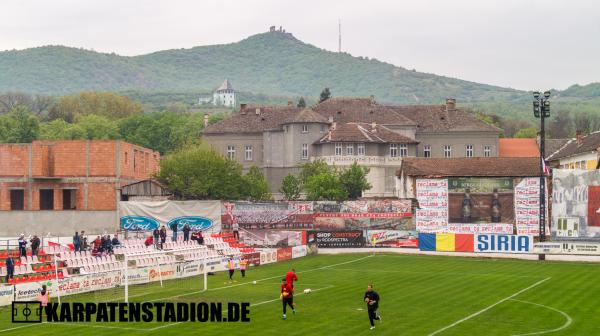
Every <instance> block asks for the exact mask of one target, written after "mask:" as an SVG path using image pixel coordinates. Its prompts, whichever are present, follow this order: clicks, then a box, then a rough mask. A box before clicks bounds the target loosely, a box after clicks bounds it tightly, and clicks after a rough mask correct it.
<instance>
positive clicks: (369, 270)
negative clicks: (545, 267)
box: [331, 268, 540, 279]
mask: <svg viewBox="0 0 600 336" xmlns="http://www.w3.org/2000/svg"><path fill="white" fill-rule="evenodd" d="M331 270H334V271H350V272H379V273H409V274H413V273H414V274H437V275H472V276H490V275H493V276H498V275H501V276H507V277H517V278H538V279H539V278H540V277H539V276H535V275H517V274H502V273H469V272H462V273H459V272H435V271H433V272H428V271H409V270H396V271H390V270H380V269H360V270H359V269H355V268H332V269H331Z"/></svg>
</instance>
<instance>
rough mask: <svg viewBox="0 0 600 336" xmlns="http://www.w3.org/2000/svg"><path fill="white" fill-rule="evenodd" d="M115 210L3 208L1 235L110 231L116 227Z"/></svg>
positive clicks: (57, 234) (70, 233) (65, 234)
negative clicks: (17, 209) (26, 209)
mask: <svg viewBox="0 0 600 336" xmlns="http://www.w3.org/2000/svg"><path fill="white" fill-rule="evenodd" d="M117 223H118V221H117V212H116V211H99V210H98V211H52V210H50V211H3V212H2V236H4V237H10V236H18V235H20V234H21V233H25V234H27V235H28V234H37V235H39V236H42V235H46V234H47V233H48V232H50V233H51V234H52V235H53V236H69V237H70V236H71V235H73V233H74V232H75V231H81V230H85V231H87V232H90V233H96V232H105V231H106V232H113V231H115V230H116V229H117V228H118V227H117Z"/></svg>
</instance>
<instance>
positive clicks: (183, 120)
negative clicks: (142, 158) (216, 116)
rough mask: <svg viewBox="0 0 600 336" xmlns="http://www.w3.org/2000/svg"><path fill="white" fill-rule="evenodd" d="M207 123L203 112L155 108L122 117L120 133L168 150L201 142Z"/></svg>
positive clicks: (147, 144)
mask: <svg viewBox="0 0 600 336" xmlns="http://www.w3.org/2000/svg"><path fill="white" fill-rule="evenodd" d="M203 124H204V115H203V114H201V113H173V112H166V111H165V112H155V113H151V114H143V115H136V116H132V117H129V118H125V119H121V121H120V122H119V133H120V134H121V137H122V138H123V139H125V141H128V142H131V143H133V144H136V145H140V146H144V147H148V148H152V149H154V150H156V151H159V152H160V153H161V154H166V153H170V152H172V151H174V150H177V149H179V148H182V147H183V146H185V145H189V144H194V143H198V142H199V139H200V131H201V130H202V127H203Z"/></svg>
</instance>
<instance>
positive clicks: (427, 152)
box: [423, 145, 431, 157]
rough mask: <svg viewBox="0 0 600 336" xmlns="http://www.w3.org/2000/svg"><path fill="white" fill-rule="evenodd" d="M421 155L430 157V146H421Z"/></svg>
mask: <svg viewBox="0 0 600 336" xmlns="http://www.w3.org/2000/svg"><path fill="white" fill-rule="evenodd" d="M423 157H431V146H430V145H426V146H423Z"/></svg>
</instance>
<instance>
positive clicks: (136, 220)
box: [121, 216, 160, 231]
mask: <svg viewBox="0 0 600 336" xmlns="http://www.w3.org/2000/svg"><path fill="white" fill-rule="evenodd" d="M159 226H160V225H159V223H158V221H157V220H156V219H154V218H150V217H144V216H123V217H121V228H122V229H123V230H128V231H148V230H154V229H156V228H158V227H159Z"/></svg>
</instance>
